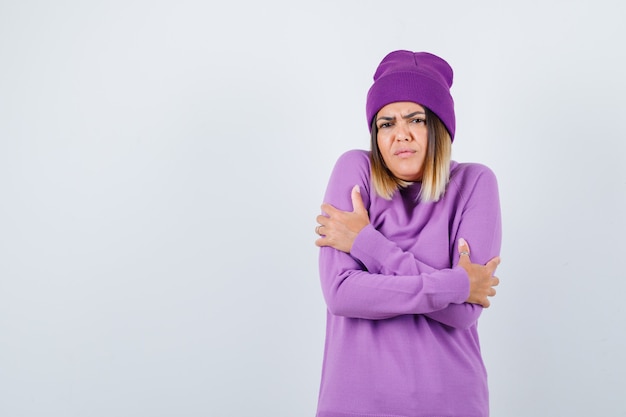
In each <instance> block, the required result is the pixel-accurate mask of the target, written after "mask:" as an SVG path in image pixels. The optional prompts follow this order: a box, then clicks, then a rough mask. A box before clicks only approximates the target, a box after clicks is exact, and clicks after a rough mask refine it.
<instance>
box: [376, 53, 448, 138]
mask: <svg viewBox="0 0 626 417" xmlns="http://www.w3.org/2000/svg"><path fill="white" fill-rule="evenodd" d="M452 79H453V71H452V67H450V65H448V63H447V62H446V61H445V60H443V59H442V58H440V57H438V56H437V55H433V54H431V53H428V52H411V51H394V52H391V53H389V54H388V55H387V56H385V57H384V58H383V60H382V61H381V62H380V64H379V65H378V68H377V69H376V72H375V73H374V83H373V84H372V86H371V87H370V89H369V91H368V93H367V101H366V106H365V107H366V108H365V112H366V116H367V123H368V127H369V128H370V129H371V127H372V121H373V119H374V116H376V113H378V111H379V110H380V109H382V108H383V107H384V106H386V105H387V104H390V103H394V102H398V101H411V102H414V103H417V104H420V105H422V106H425V107H427V108H428V109H430V110H431V111H432V112H433V113H435V114H436V115H437V116H438V117H439V119H441V121H442V122H443V124H444V125H445V126H446V128H447V129H448V133H450V138H451V139H452V140H454V133H455V131H456V118H455V115H454V100H453V99H452V96H451V95H450V87H452Z"/></svg>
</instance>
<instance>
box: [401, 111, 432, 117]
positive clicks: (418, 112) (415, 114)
mask: <svg viewBox="0 0 626 417" xmlns="http://www.w3.org/2000/svg"><path fill="white" fill-rule="evenodd" d="M418 114H423V115H424V116H425V115H426V113H425V112H423V111H420V110H418V111H416V112H413V113H411V114H407V115H406V116H402V118H403V119H410V118H411V117H413V116H417V115H418Z"/></svg>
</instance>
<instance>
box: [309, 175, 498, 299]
mask: <svg viewBox="0 0 626 417" xmlns="http://www.w3.org/2000/svg"><path fill="white" fill-rule="evenodd" d="M351 199H352V206H353V211H351V212H350V211H342V210H339V209H337V208H335V207H333V206H332V205H330V204H323V205H322V211H323V212H324V213H326V215H319V216H317V222H318V223H319V225H318V226H317V227H316V229H315V230H316V233H317V234H319V235H320V237H319V238H318V239H317V240H316V241H315V244H316V245H317V246H319V247H332V248H334V249H337V250H339V251H341V252H345V253H350V251H351V249H352V246H353V244H354V241H355V239H356V237H357V236H358V234H359V233H360V232H361V231H362V230H363V229H364V228H365V227H366V226H368V225H369V224H370V221H369V215H368V212H367V209H366V208H365V205H364V204H363V199H362V197H361V194H360V190H359V187H358V186H355V187H354V188H353V189H352V192H351ZM458 251H459V255H460V256H459V261H458V264H457V266H460V267H462V268H463V269H464V270H465V272H466V274H467V278H468V281H469V296H468V297H467V299H466V300H465V302H466V303H471V304H477V305H480V306H482V307H489V305H490V301H489V297H493V296H494V295H495V294H496V290H495V288H494V287H495V286H497V285H498V284H499V279H498V278H497V277H495V276H494V273H495V270H496V268H497V266H498V265H499V263H500V258H499V257H495V258H493V259H491V260H490V261H489V262H487V263H486V264H485V265H481V264H475V263H472V262H471V259H470V248H469V245H468V243H467V242H466V241H465V240H464V239H462V238H461V239H459V240H458Z"/></svg>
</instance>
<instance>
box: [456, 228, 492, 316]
mask: <svg viewBox="0 0 626 417" xmlns="http://www.w3.org/2000/svg"><path fill="white" fill-rule="evenodd" d="M458 249H459V263H458V265H459V266H461V267H463V269H465V271H466V272H467V275H468V277H469V282H470V294H469V297H468V298H467V300H465V302H466V303H473V304H480V305H482V306H483V307H485V308H487V307H489V305H490V304H491V303H490V302H489V298H488V297H493V296H494V295H496V289H495V288H493V287H495V286H497V285H498V284H499V283H500V280H499V279H498V277H496V276H494V275H493V274H494V273H495V272H496V268H497V267H498V265H499V264H500V257H499V256H496V257H495V258H493V259H491V260H490V261H489V262H487V263H486V264H485V265H481V264H473V263H472V261H471V260H470V250H469V245H468V243H467V242H466V241H465V239H463V238H461V239H459V245H458Z"/></svg>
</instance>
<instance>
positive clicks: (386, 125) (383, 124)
mask: <svg viewBox="0 0 626 417" xmlns="http://www.w3.org/2000/svg"><path fill="white" fill-rule="evenodd" d="M389 126H391V123H381V124H380V126H378V128H379V129H383V128H385V127H389Z"/></svg>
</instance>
